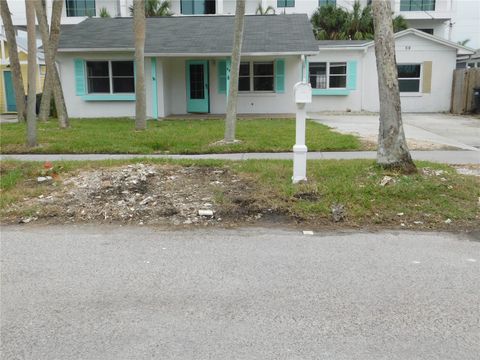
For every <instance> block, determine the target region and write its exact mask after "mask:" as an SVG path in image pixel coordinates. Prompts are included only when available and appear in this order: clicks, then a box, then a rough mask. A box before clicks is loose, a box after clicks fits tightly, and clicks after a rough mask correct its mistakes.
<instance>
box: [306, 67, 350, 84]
mask: <svg viewBox="0 0 480 360" xmlns="http://www.w3.org/2000/svg"><path fill="white" fill-rule="evenodd" d="M308 72H309V78H310V84H311V85H312V88H313V89H345V88H346V87H347V63H346V62H331V63H327V62H311V63H310V64H309V66H308Z"/></svg>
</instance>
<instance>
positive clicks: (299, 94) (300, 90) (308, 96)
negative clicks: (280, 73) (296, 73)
mask: <svg viewBox="0 0 480 360" xmlns="http://www.w3.org/2000/svg"><path fill="white" fill-rule="evenodd" d="M294 91H295V102H296V103H297V104H310V103H311V102H312V86H311V85H310V84H308V83H304V82H298V83H296V84H295V87H294Z"/></svg>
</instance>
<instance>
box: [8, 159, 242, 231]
mask: <svg viewBox="0 0 480 360" xmlns="http://www.w3.org/2000/svg"><path fill="white" fill-rule="evenodd" d="M249 191H250V188H249V185H248V181H245V179H241V178H240V176H239V175H237V174H235V173H233V172H230V171H229V170H228V168H227V169H218V168H213V167H202V166H191V167H188V166H187V167H182V166H177V165H147V164H142V163H138V164H132V165H126V166H121V167H114V168H104V169H96V170H85V171H82V172H79V173H77V174H74V175H72V176H71V177H68V178H66V179H64V180H63V182H62V183H61V184H60V186H56V187H55V188H53V187H52V188H51V192H50V193H49V194H48V196H47V195H42V196H35V197H34V198H29V199H25V200H24V202H23V203H19V204H15V205H14V206H15V207H17V209H18V210H21V209H22V206H23V207H24V208H25V207H32V206H33V207H36V208H38V209H39V213H38V214H37V216H38V218H39V219H42V218H43V219H53V218H55V219H56V221H58V220H61V221H64V222H89V221H94V222H121V223H134V224H140V223H141V224H168V225H182V224H185V225H190V224H199V225H208V224H215V223H218V222H219V221H222V220H225V218H228V215H229V214H228V211H227V212H225V211H223V210H222V209H221V208H220V204H218V203H217V201H216V196H217V195H218V194H223V193H224V192H226V193H228V194H229V196H232V197H235V198H238V197H241V196H245V197H249V194H248V192H249ZM13 210H15V209H13ZM199 210H200V211H199ZM217 213H218V215H220V214H221V215H222V217H223V218H222V217H221V216H213V215H214V214H215V215H217ZM29 221H32V220H29V219H28V218H27V219H22V222H24V223H26V222H29Z"/></svg>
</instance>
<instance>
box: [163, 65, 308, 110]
mask: <svg viewBox="0 0 480 360" xmlns="http://www.w3.org/2000/svg"><path fill="white" fill-rule="evenodd" d="M282 58H284V59H285V92H284V93H273V92H272V93H253V92H251V93H240V94H239V98H238V109H237V111H238V113H244V114H249V113H250V114H252V113H266V114H268V113H273V114H274V113H277V114H283V113H293V112H295V103H294V101H293V86H294V85H295V83H296V82H298V81H299V79H300V68H299V66H300V57H299V56H287V57H282ZM187 60H189V59H186V58H181V59H177V58H176V59H164V60H163V61H162V62H163V64H164V66H165V73H166V74H168V75H167V76H166V77H165V83H164V84H165V89H166V90H165V92H166V96H165V105H166V106H165V113H166V114H167V115H168V114H174V115H178V114H186V113H187V94H186V78H185V62H186V61H187ZM218 60H219V59H215V60H209V62H208V66H209V72H210V76H209V83H210V112H211V113H212V114H223V113H225V109H226V95H225V94H219V93H218V79H217V66H218ZM242 60H244V61H248V60H253V58H244V59H242ZM255 60H257V61H265V60H267V61H273V60H274V58H272V57H268V58H255Z"/></svg>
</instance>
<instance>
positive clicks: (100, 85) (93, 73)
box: [86, 61, 135, 94]
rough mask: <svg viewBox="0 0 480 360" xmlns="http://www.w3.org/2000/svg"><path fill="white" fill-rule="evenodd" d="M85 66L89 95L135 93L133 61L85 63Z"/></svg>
mask: <svg viewBox="0 0 480 360" xmlns="http://www.w3.org/2000/svg"><path fill="white" fill-rule="evenodd" d="M86 65H87V85H88V92H89V93H90V94H96V93H100V94H105V93H106V94H118V93H134V92H135V74H134V66H133V61H87V64H86Z"/></svg>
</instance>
